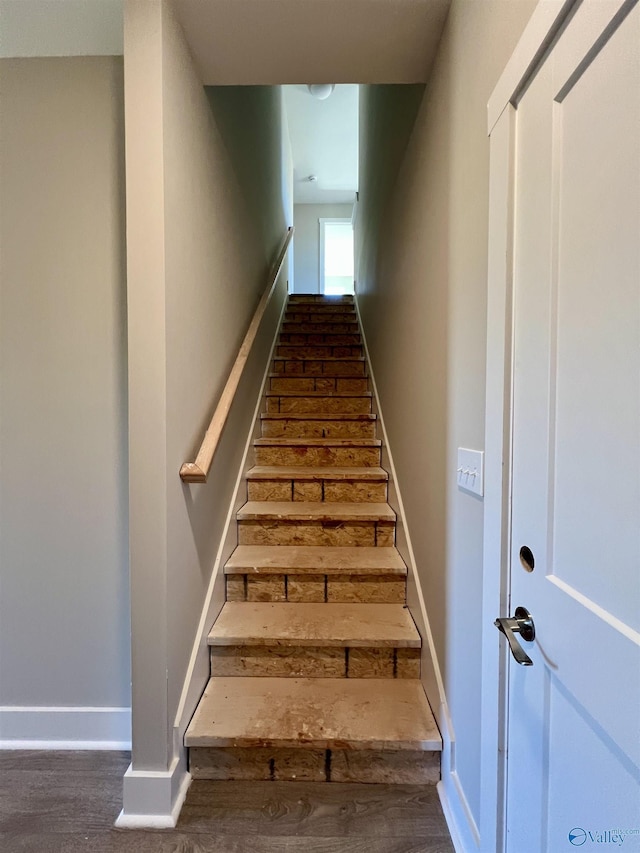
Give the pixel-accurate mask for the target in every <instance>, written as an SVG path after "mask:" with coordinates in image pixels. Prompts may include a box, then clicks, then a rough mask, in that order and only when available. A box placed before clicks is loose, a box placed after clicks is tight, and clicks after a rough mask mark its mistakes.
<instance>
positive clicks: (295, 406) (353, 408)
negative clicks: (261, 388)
mask: <svg viewBox="0 0 640 853" xmlns="http://www.w3.org/2000/svg"><path fill="white" fill-rule="evenodd" d="M371 400H372V398H371V397H299V396H297V395H296V396H293V397H288V396H284V395H281V396H269V397H267V412H273V413H280V414H286V413H287V412H289V413H290V414H296V415H297V414H300V415H303V414H307V413H310V414H313V413H316V414H326V415H349V414H353V415H368V414H371Z"/></svg>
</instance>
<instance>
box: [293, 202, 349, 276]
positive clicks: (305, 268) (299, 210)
mask: <svg viewBox="0 0 640 853" xmlns="http://www.w3.org/2000/svg"><path fill="white" fill-rule="evenodd" d="M352 211H353V205H352V204H296V205H295V207H294V213H293V219H294V224H295V228H296V231H295V235H294V238H293V242H294V249H295V252H294V273H293V283H294V284H293V289H294V291H295V292H296V293H320V283H319V277H318V260H319V252H320V230H319V225H318V220H319V219H323V218H327V219H329V218H332V217H335V218H336V219H341V218H346V219H351V213H352Z"/></svg>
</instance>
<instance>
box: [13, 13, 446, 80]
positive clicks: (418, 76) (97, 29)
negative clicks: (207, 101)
mask: <svg viewBox="0 0 640 853" xmlns="http://www.w3.org/2000/svg"><path fill="white" fill-rule="evenodd" d="M450 3H451V0H173V5H174V7H175V10H176V14H177V16H178V19H179V20H180V23H181V24H182V26H183V29H184V31H185V34H186V36H187V40H188V42H189V46H190V48H191V51H192V53H193V56H194V58H195V60H196V63H197V65H198V67H199V69H200V72H201V74H202V81H203V83H205V84H206V85H251V84H259V85H268V84H284V83H290V84H296V83H424V82H426V80H427V77H428V75H429V71H430V68H431V63H432V61H433V57H434V55H435V50H436V47H437V44H438V41H439V39H440V34H441V32H442V28H443V26H444V22H445V18H446V16H447V12H448V9H449V5H450ZM122 10H123V0H0V56H77V55H96V56H100V55H117V54H122V52H123V37H122V20H123V17H122Z"/></svg>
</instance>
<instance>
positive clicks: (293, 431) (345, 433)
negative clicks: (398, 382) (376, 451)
mask: <svg viewBox="0 0 640 853" xmlns="http://www.w3.org/2000/svg"><path fill="white" fill-rule="evenodd" d="M262 437H263V438H375V437H376V424H375V421H325V420H322V421H314V420H308V421H307V420H304V421H301V420H291V421H289V420H284V419H283V420H280V419H278V420H274V421H270V420H269V419H268V418H264V419H263V421H262Z"/></svg>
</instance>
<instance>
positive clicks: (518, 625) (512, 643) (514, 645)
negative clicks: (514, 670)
mask: <svg viewBox="0 0 640 853" xmlns="http://www.w3.org/2000/svg"><path fill="white" fill-rule="evenodd" d="M493 624H494V625H495V626H496V628H497V629H498V630H499V631H502V633H503V634H504V635H505V637H506V638H507V640H508V642H509V648H510V649H511V654H512V655H513V656H514V658H515V659H516V661H517V662H518V663H519V664H521V666H533V661H532V660H531V658H530V657H529V655H528V654H527V653H526V652H525V650H524V649H523V648H522V646H521V645H520V643H519V642H518V640H517V638H516V634H520V636H521V637H522V639H523V640H526V641H527V643H531V642H533V640H534V639H535V636H536V626H535V625H534V624H533V617H532V615H531V614H530V613H529V611H528V610H527V609H526V607H516V612H515V615H514V616H512V617H504V616H503V617H500V618H499V619H496V621H495V622H494V623H493Z"/></svg>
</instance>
